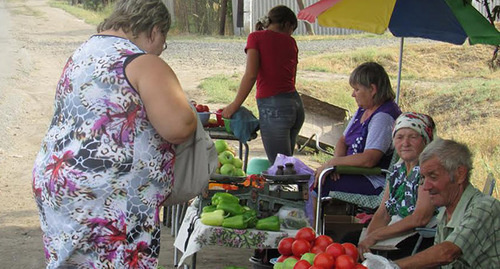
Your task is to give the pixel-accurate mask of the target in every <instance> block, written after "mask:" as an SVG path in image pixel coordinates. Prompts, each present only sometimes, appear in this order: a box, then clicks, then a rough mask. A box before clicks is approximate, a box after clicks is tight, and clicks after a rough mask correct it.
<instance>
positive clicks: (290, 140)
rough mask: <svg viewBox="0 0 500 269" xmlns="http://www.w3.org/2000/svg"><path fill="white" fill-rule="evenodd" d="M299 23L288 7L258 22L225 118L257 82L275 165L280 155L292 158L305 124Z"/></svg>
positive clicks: (265, 139) (265, 137) (261, 121)
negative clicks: (298, 84)
mask: <svg viewBox="0 0 500 269" xmlns="http://www.w3.org/2000/svg"><path fill="white" fill-rule="evenodd" d="M297 25H298V22H297V17H296V16H295V13H294V12H293V11H292V10H291V9H289V8H288V7H286V6H276V7H274V8H272V9H271V10H270V11H269V13H268V15H267V16H266V17H264V18H262V19H260V20H259V22H257V24H256V25H255V28H256V31H255V32H253V33H251V34H250V35H249V36H248V39H247V45H246V47H245V52H246V53H247V65H246V70H245V74H244V75H243V78H242V79H241V83H240V87H239V89H238V93H237V95H236V97H235V99H234V101H233V102H232V103H231V104H229V105H228V106H227V107H225V108H224V110H223V111H222V116H223V117H225V118H231V116H232V115H233V114H234V113H235V112H236V111H237V110H238V109H239V108H240V106H241V104H243V102H244V101H245V99H246V98H247V97H248V95H249V94H250V91H251V90H252V88H253V86H254V84H255V82H257V93H256V98H257V106H258V108H259V124H260V133H261V137H262V143H263V144H264V149H265V150H266V154H267V158H268V159H269V161H270V162H271V163H274V160H275V159H276V155H277V154H278V153H281V154H284V155H287V156H291V155H293V149H294V145H295V140H296V138H297V135H298V134H299V131H300V128H301V127H302V124H303V123H304V107H303V105H302V100H301V98H300V96H299V94H298V93H297V91H296V89H295V76H296V73H297V63H298V48H297V43H296V42H295V39H294V38H293V37H292V33H293V32H294V31H295V29H296V28H297Z"/></svg>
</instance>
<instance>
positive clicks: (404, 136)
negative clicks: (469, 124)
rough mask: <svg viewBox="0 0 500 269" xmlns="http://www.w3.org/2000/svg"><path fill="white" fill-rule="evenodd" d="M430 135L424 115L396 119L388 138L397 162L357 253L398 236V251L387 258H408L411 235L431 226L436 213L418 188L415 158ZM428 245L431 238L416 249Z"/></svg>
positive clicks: (431, 130) (430, 126) (413, 239)
mask: <svg viewBox="0 0 500 269" xmlns="http://www.w3.org/2000/svg"><path fill="white" fill-rule="evenodd" d="M434 132H435V125H434V121H433V120H432V118H431V117H430V116H428V115H425V114H420V113H414V112H407V113H403V114H401V116H399V117H398V118H397V119H396V122H395V126H394V129H393V132H392V137H393V143H394V147H395V149H396V152H397V153H398V155H399V157H400V161H399V162H398V163H396V164H395V165H394V170H393V172H392V173H391V175H390V177H389V179H388V180H387V183H386V187H385V191H384V196H383V198H382V202H381V204H380V206H379V207H378V209H377V211H376V212H375V214H374V216H373V218H372V220H371V222H370V224H369V225H368V228H367V230H366V236H364V238H363V239H362V240H361V241H360V243H359V244H358V249H359V251H360V253H364V252H369V251H370V247H371V246H373V245H375V244H376V243H377V242H379V241H382V240H386V239H390V238H395V237H400V236H401V239H403V238H404V239H403V240H402V241H400V242H399V243H398V244H397V245H396V247H397V248H398V249H399V250H397V251H393V252H390V253H389V254H388V255H389V258H390V259H397V258H400V257H405V256H409V255H411V252H412V250H413V248H414V246H415V243H416V240H417V239H418V234H414V235H411V234H412V233H413V232H414V229H415V228H417V227H424V226H429V225H430V226H432V222H431V220H432V219H433V216H434V215H435V214H436V213H437V212H436V208H435V207H434V206H433V205H432V204H431V201H430V199H429V193H428V192H425V191H424V190H423V188H419V186H420V185H421V184H422V182H421V176H420V167H419V166H418V157H419V156H420V153H421V152H422V151H423V150H424V148H425V146H426V145H427V144H429V143H430V142H431V141H432V140H433V138H434ZM405 235H407V236H408V237H406V236H405ZM432 241H433V240H432V238H429V239H424V242H423V243H422V244H421V246H420V249H425V248H427V247H429V246H431V245H432V244H433V242H432ZM420 249H419V250H420Z"/></svg>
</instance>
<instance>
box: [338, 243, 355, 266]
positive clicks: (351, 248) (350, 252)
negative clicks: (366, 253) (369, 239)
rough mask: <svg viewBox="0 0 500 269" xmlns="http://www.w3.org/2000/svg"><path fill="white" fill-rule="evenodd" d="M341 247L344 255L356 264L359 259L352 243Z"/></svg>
mask: <svg viewBox="0 0 500 269" xmlns="http://www.w3.org/2000/svg"><path fill="white" fill-rule="evenodd" d="M342 246H343V247H344V249H345V254H347V255H349V256H351V257H352V258H353V259H354V261H355V262H358V259H359V254H358V248H357V247H356V246H355V245H354V244H352V243H343V244H342Z"/></svg>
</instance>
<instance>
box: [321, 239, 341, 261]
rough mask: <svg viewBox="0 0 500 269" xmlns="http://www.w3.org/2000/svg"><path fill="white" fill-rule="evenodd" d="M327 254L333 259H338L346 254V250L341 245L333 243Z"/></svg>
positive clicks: (327, 248)
mask: <svg viewBox="0 0 500 269" xmlns="http://www.w3.org/2000/svg"><path fill="white" fill-rule="evenodd" d="M325 252H326V253H328V254H330V255H332V257H333V258H335V259H336V258H337V257H338V256H340V255H343V254H345V249H344V247H343V246H342V245H341V244H339V243H331V244H330V245H329V246H328V247H326V250H325Z"/></svg>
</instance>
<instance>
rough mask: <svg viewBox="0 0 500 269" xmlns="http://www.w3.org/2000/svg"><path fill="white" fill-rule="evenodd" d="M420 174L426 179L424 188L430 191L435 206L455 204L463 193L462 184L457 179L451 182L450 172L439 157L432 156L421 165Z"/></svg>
mask: <svg viewBox="0 0 500 269" xmlns="http://www.w3.org/2000/svg"><path fill="white" fill-rule="evenodd" d="M420 174H421V175H422V177H423V179H424V185H423V186H424V190H425V191H428V192H429V195H430V197H431V202H432V204H433V205H434V206H445V207H448V206H450V205H454V204H455V203H457V202H458V200H459V199H458V200H457V198H458V197H457V196H459V195H461V193H460V191H459V187H460V185H459V184H458V183H457V182H458V181H457V180H456V179H455V181H454V182H451V177H450V174H449V173H448V172H447V171H446V170H445V168H444V167H443V166H442V165H441V162H440V161H439V160H438V159H437V157H434V158H431V159H429V160H427V161H425V162H424V163H422V164H421V165H420Z"/></svg>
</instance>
